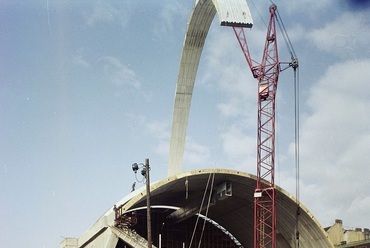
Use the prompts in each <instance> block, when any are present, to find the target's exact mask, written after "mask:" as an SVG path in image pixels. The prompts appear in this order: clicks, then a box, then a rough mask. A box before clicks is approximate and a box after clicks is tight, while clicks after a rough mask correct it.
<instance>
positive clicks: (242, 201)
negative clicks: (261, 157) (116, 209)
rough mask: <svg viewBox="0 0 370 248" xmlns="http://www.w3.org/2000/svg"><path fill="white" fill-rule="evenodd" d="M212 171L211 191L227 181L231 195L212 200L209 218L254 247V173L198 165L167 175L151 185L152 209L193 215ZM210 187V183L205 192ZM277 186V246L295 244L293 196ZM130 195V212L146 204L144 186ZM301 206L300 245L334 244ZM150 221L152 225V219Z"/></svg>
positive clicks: (181, 218) (185, 216)
mask: <svg viewBox="0 0 370 248" xmlns="http://www.w3.org/2000/svg"><path fill="white" fill-rule="evenodd" d="M211 175H212V176H213V175H214V183H213V188H212V189H211V191H212V193H217V186H218V185H220V184H222V183H223V182H229V183H230V185H231V187H232V195H231V196H229V197H225V198H224V199H222V200H215V201H214V202H213V204H211V205H210V207H209V210H208V218H210V219H212V220H213V221H215V222H217V223H218V224H219V225H221V226H222V227H224V228H225V229H226V230H227V231H228V232H230V233H231V234H232V236H234V237H235V238H236V239H237V240H238V241H239V242H240V243H241V244H242V245H243V246H244V247H253V208H254V204H253V200H254V198H253V193H254V188H255V185H256V177H255V176H253V175H251V174H248V173H244V172H240V171H234V170H228V169H201V170H195V171H189V172H184V173H180V174H177V175H174V176H171V177H168V178H166V179H164V180H162V181H159V182H156V183H154V184H152V185H151V204H152V207H153V210H154V209H155V208H156V206H157V207H158V208H168V209H169V211H168V212H166V216H165V218H166V219H167V220H168V219H169V218H170V219H173V220H174V221H175V222H177V223H180V222H182V221H186V220H187V219H189V218H191V217H193V216H196V214H197V213H198V212H199V209H200V206H201V203H202V199H203V195H204V192H205V190H206V185H207V182H208V181H209V178H210V177H211ZM186 185H187V186H186ZM210 188H211V186H210V184H209V186H208V192H209V191H210ZM276 188H277V196H276V201H277V247H281V248H284V247H295V226H296V221H297V219H296V216H297V215H296V213H297V204H296V200H295V198H294V197H293V196H291V195H289V194H288V192H286V191H285V190H283V189H282V188H280V187H277V186H276ZM132 196H133V197H132V198H131V199H130V200H128V201H127V202H125V203H124V204H122V205H121V206H122V210H124V211H126V212H130V211H132V210H133V209H140V208H145V206H146V193H145V189H142V190H138V192H135V194H132ZM207 197H208V196H207ZM207 199H208V198H207ZM207 201H208V200H206V201H205V202H207ZM205 205H206V204H205ZM205 205H204V206H205ZM300 208H301V211H300V215H299V218H298V221H299V232H300V247H302V248H304V247H333V245H332V243H331V241H330V240H329V238H328V235H327V233H326V232H325V231H324V229H323V228H322V227H321V226H320V224H319V223H318V221H317V220H316V219H315V217H314V216H313V215H312V214H311V213H310V212H309V211H308V209H306V208H305V207H304V206H303V205H302V204H300ZM203 209H205V207H204V208H203ZM204 213H205V211H202V214H204ZM157 221H164V219H163V220H157ZM152 225H154V226H155V224H153V223H152Z"/></svg>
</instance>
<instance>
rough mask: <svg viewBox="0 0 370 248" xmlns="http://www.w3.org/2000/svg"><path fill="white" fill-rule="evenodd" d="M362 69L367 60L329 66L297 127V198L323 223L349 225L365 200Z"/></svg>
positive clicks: (368, 128)
mask: <svg viewBox="0 0 370 248" xmlns="http://www.w3.org/2000/svg"><path fill="white" fill-rule="evenodd" d="M367 68H370V60H369V59H367V60H358V61H348V62H345V63H340V64H336V65H333V66H331V67H329V69H328V70H327V72H326V74H325V75H324V76H323V77H322V78H321V79H320V80H319V81H318V83H316V84H314V85H313V86H312V88H311V92H310V96H309V98H308V102H307V103H308V106H309V107H310V110H309V111H308V113H307V117H305V119H304V120H303V121H302V125H301V146H300V151H301V154H300V155H301V179H302V185H303V186H304V187H303V188H302V194H301V195H302V199H303V201H304V202H303V203H304V204H305V205H307V206H308V207H309V208H310V210H312V211H313V212H314V213H315V214H317V216H318V218H319V220H320V221H322V222H323V223H324V224H330V223H331V221H332V220H333V218H341V219H345V220H346V222H347V223H352V218H351V215H353V213H351V211H352V210H350V209H353V208H354V206H359V205H361V204H360V203H359V202H360V200H359V197H360V198H362V197H366V196H368V195H370V188H369V187H367V184H368V174H369V169H368V165H369V163H370V160H369V158H368V152H369V147H370V118H369V116H368V114H367V113H368V110H369V109H370V99H369V97H368V95H369V93H368V92H370V85H369V84H368V80H367V78H368V75H367V74H368V72H367V70H368V69H367ZM292 146H293V144H292ZM306 187H307V188H306ZM365 220H366V218H365ZM358 221H360V220H358ZM367 221H369V220H368V219H367ZM357 224H358V225H365V224H366V223H365V221H363V222H360V223H358V222H357Z"/></svg>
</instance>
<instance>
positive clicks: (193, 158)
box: [183, 137, 211, 171]
mask: <svg viewBox="0 0 370 248" xmlns="http://www.w3.org/2000/svg"><path fill="white" fill-rule="evenodd" d="M210 158H211V156H210V150H209V147H208V146H205V145H201V144H199V143H197V142H196V141H195V140H193V139H192V138H191V137H187V138H186V144H185V152H184V162H183V167H185V171H187V170H189V167H191V168H190V169H196V168H206V167H211V163H210V161H211V160H210ZM183 171H184V169H183Z"/></svg>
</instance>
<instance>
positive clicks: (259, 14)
mask: <svg viewBox="0 0 370 248" xmlns="http://www.w3.org/2000/svg"><path fill="white" fill-rule="evenodd" d="M251 2H252V5H253V7H254V8H255V9H256V11H257V13H258V16H259V17H260V19H261V21H262V22H263V24H265V27H266V28H267V24H266V22H265V20H263V18H262V15H261V13H260V12H259V11H258V9H257V7H256V5H255V4H254V2H253V1H252V0H251Z"/></svg>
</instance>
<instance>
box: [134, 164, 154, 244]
mask: <svg viewBox="0 0 370 248" xmlns="http://www.w3.org/2000/svg"><path fill="white" fill-rule="evenodd" d="M139 165H141V166H142V170H141V175H143V176H144V177H145V179H146V181H145V183H146V220H147V231H148V248H151V247H152V221H151V217H150V180H149V171H150V167H149V158H146V159H145V164H142V163H140V164H137V163H134V164H132V170H133V171H134V172H135V173H136V172H137V171H138V170H139Z"/></svg>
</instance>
